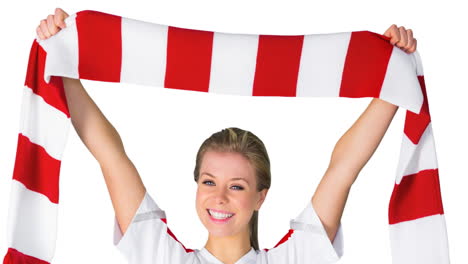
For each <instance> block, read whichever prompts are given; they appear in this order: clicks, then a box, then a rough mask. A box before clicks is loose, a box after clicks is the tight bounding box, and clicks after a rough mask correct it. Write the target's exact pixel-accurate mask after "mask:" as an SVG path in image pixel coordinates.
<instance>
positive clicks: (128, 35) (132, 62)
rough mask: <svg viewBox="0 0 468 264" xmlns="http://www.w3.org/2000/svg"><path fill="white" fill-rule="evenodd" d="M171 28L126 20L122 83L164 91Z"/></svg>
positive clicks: (123, 31) (123, 22) (123, 40)
mask: <svg viewBox="0 0 468 264" xmlns="http://www.w3.org/2000/svg"><path fill="white" fill-rule="evenodd" d="M167 32H168V26H165V25H158V24H153V23H148V22H143V21H139V20H134V19H130V18H124V17H122V71H121V75H120V78H121V79H120V82H122V83H132V84H141V85H150V86H160V87H164V78H165V74H166V58H167Z"/></svg>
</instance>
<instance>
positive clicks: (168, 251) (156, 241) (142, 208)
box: [113, 192, 194, 264]
mask: <svg viewBox="0 0 468 264" xmlns="http://www.w3.org/2000/svg"><path fill="white" fill-rule="evenodd" d="M166 222H167V221H166V213H165V212H164V211H163V210H161V209H160V208H159V207H158V205H157V204H156V203H155V202H154V200H153V199H152V197H151V196H150V194H149V193H148V192H146V193H145V196H144V198H143V200H142V202H141V203H140V205H139V207H138V210H137V211H136V213H135V215H134V216H133V218H132V221H131V223H130V225H129V226H128V228H127V230H126V231H125V234H122V232H121V230H120V227H119V225H118V222H117V218H116V217H115V216H114V241H113V243H114V245H115V246H116V247H117V249H118V250H119V251H120V252H121V253H122V254H123V255H124V257H125V258H126V259H127V261H128V263H129V264H137V263H138V264H154V263H192V261H193V257H194V255H193V250H190V249H186V248H185V247H184V246H183V245H182V244H181V243H180V242H179V241H178V240H177V238H176V237H175V236H174V234H173V233H172V232H171V231H170V230H169V228H168V227H167V224H166Z"/></svg>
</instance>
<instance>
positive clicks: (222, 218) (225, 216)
mask: <svg viewBox="0 0 468 264" xmlns="http://www.w3.org/2000/svg"><path fill="white" fill-rule="evenodd" d="M206 211H208V214H209V215H210V219H211V220H212V221H214V222H217V223H225V222H227V221H229V219H230V218H231V217H233V216H234V214H231V213H220V212H219V211H215V210H211V209H207V210H206Z"/></svg>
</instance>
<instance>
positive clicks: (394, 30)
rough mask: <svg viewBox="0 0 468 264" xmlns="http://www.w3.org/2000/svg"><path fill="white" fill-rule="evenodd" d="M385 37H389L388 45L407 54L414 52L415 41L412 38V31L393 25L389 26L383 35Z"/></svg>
mask: <svg viewBox="0 0 468 264" xmlns="http://www.w3.org/2000/svg"><path fill="white" fill-rule="evenodd" d="M384 35H385V36H387V37H390V38H391V39H390V43H391V44H392V45H396V46H397V47H399V48H400V49H402V50H404V51H405V52H407V53H412V52H415V51H416V39H415V38H414V37H413V31H412V30H411V29H406V28H405V27H403V26H401V27H397V26H396V25H395V24H393V25H392V26H390V28H388V29H387V31H385V33H384Z"/></svg>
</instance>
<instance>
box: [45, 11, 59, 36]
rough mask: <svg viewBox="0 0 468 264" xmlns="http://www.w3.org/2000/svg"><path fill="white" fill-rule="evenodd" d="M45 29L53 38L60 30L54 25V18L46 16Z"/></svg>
mask: <svg viewBox="0 0 468 264" xmlns="http://www.w3.org/2000/svg"><path fill="white" fill-rule="evenodd" d="M47 28H48V29H49V32H50V34H51V35H52V36H53V35H55V34H57V32H59V30H60V28H59V27H57V26H56V25H55V21H54V16H53V15H48V16H47Z"/></svg>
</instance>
